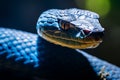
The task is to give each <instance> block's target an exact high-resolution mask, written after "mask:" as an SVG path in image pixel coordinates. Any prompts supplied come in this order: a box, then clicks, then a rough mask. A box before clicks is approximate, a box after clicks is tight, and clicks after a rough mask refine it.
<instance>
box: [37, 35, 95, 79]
mask: <svg viewBox="0 0 120 80" xmlns="http://www.w3.org/2000/svg"><path fill="white" fill-rule="evenodd" d="M37 42H38V43H37V45H38V54H39V59H40V65H41V66H40V70H41V74H42V75H44V74H45V75H44V77H46V76H47V77H48V76H52V75H54V76H58V77H60V75H61V76H62V77H68V76H71V77H79V75H83V74H82V72H84V73H85V75H87V76H88V77H89V78H90V79H91V78H93V76H94V75H95V73H94V72H93V70H92V68H91V66H90V64H89V62H88V60H87V59H86V58H85V57H84V56H83V55H82V54H80V53H78V52H77V51H76V50H74V49H70V48H67V47H62V46H60V45H55V44H52V43H50V42H48V41H46V40H44V39H42V38H41V37H38V41H37ZM81 64H82V65H81ZM88 71H89V73H90V74H91V75H90V76H89V74H88ZM42 72H44V73H42ZM83 77H84V76H83ZM93 80H95V79H93Z"/></svg>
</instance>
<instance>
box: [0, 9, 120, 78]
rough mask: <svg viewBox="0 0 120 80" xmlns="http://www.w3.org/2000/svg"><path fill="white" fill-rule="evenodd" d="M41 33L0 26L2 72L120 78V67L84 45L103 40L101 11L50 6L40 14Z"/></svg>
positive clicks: (92, 45) (42, 76)
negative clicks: (96, 54)
mask: <svg viewBox="0 0 120 80" xmlns="http://www.w3.org/2000/svg"><path fill="white" fill-rule="evenodd" d="M36 29H37V33H38V34H34V33H30V32H26V31H21V30H16V29H9V28H4V27H0V71H2V73H1V74H0V75H1V76H0V77H2V74H4V75H6V74H7V73H6V72H5V71H6V70H9V71H13V73H14V75H13V76H12V74H10V73H8V74H9V75H7V76H9V77H11V76H12V77H13V78H15V77H17V79H18V77H20V76H22V77H25V76H27V77H34V76H37V77H39V78H40V79H55V80H56V79H57V80H58V79H66V78H67V79H70V78H73V79H75V78H76V79H79V80H80V79H82V80H87V79H89V80H120V68H119V67H118V66H116V65H114V64H111V63H109V62H107V61H105V60H102V59H100V58H98V57H95V56H93V55H91V54H89V53H87V52H84V51H83V50H84V49H93V48H96V47H97V46H98V45H99V44H100V43H102V40H103V35H104V31H105V30H104V28H103V27H102V26H101V24H100V22H99V15H98V14H97V13H95V12H92V11H89V10H82V9H77V8H70V9H63V10H61V9H50V10H47V11H44V12H43V13H42V14H41V15H40V17H39V18H38V21H37V24H36Z"/></svg>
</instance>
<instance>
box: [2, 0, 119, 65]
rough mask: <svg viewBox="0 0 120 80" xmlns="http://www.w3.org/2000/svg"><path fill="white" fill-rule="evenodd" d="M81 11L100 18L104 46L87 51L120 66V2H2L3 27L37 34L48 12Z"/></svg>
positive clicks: (60, 0) (53, 0)
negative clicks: (75, 9)
mask: <svg viewBox="0 0 120 80" xmlns="http://www.w3.org/2000/svg"><path fill="white" fill-rule="evenodd" d="M51 8H58V9H65V8H80V9H87V10H91V11H94V12H96V13H98V14H99V15H100V23H101V25H102V26H103V27H104V28H105V36H104V41H103V43H102V44H101V45H100V46H99V47H97V48H96V49H89V50H85V51H87V52H89V53H90V54H92V55H95V56H97V57H99V58H101V59H104V60H107V61H109V62H111V63H113V64H115V65H117V66H120V0H0V26H1V27H8V28H14V29H19V30H24V31H28V32H32V33H36V22H37V20H38V17H39V15H40V14H41V13H42V12H43V11H45V10H48V9H51Z"/></svg>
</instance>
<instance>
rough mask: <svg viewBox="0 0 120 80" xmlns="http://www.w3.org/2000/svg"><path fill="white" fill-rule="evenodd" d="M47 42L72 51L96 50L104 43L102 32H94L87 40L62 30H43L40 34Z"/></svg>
mask: <svg viewBox="0 0 120 80" xmlns="http://www.w3.org/2000/svg"><path fill="white" fill-rule="evenodd" d="M38 33H39V35H41V36H42V38H44V39H45V40H47V41H49V42H52V43H54V44H57V45H61V46H64V47H68V48H72V49H86V48H95V47H97V46H98V45H99V44H100V43H101V42H102V36H103V33H102V32H93V33H91V34H90V35H89V36H87V37H86V38H83V39H81V38H77V37H73V36H71V35H68V34H66V33H64V32H61V31H60V30H55V31H54V30H47V31H45V30H43V31H40V32H38Z"/></svg>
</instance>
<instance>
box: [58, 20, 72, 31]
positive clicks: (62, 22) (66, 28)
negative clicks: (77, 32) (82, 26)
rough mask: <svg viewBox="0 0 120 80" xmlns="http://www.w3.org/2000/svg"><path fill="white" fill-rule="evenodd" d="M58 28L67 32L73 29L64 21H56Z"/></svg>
mask: <svg viewBox="0 0 120 80" xmlns="http://www.w3.org/2000/svg"><path fill="white" fill-rule="evenodd" d="M58 23H59V26H60V28H61V29H62V30H68V29H70V28H74V25H73V24H71V23H70V22H67V21H65V20H61V19H58Z"/></svg>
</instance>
